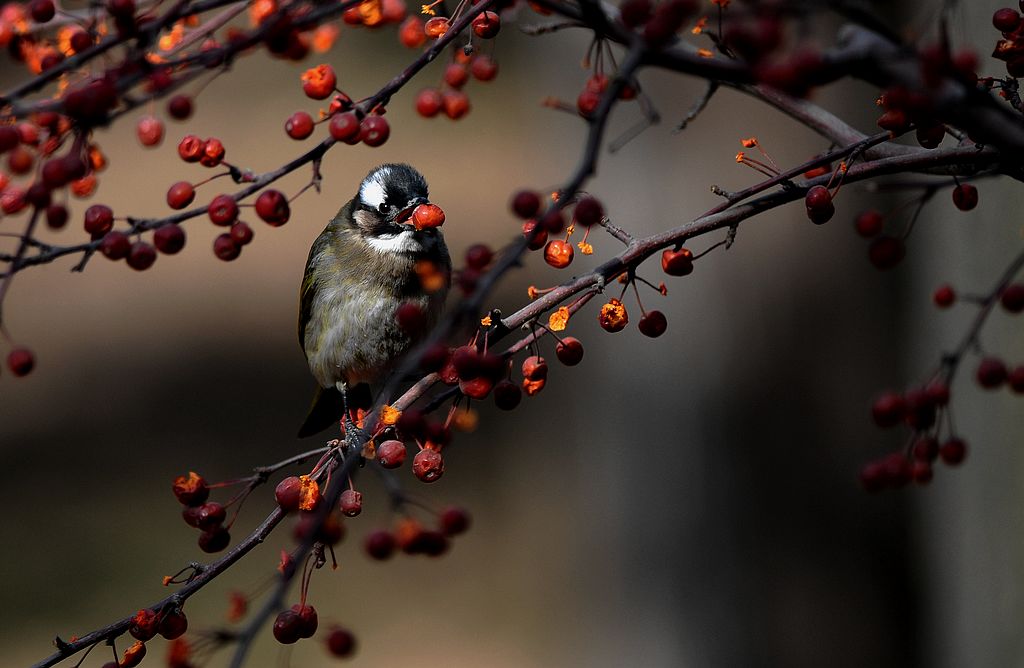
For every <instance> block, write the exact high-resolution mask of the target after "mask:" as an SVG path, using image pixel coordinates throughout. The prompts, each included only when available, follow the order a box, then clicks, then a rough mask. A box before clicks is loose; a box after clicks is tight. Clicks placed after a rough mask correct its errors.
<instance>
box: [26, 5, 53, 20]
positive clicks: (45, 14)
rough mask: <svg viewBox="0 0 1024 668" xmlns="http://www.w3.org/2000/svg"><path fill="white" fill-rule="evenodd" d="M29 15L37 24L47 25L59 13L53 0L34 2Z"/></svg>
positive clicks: (30, 6)
mask: <svg viewBox="0 0 1024 668" xmlns="http://www.w3.org/2000/svg"><path fill="white" fill-rule="evenodd" d="M29 13H30V14H32V20H33V21H35V22H36V23H46V22H48V21H49V20H50V19H52V18H53V16H54V14H56V13H57V8H56V7H55V6H54V4H53V0H32V3H31V4H30V5H29Z"/></svg>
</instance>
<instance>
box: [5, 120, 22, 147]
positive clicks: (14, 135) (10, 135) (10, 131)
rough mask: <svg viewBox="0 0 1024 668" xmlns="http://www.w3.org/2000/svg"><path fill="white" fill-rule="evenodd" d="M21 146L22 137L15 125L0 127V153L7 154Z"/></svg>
mask: <svg viewBox="0 0 1024 668" xmlns="http://www.w3.org/2000/svg"><path fill="white" fill-rule="evenodd" d="M19 144H21V135H20V134H19V133H18V130H17V128H15V127H14V126H13V125H4V126H0V153H6V152H7V151H10V150H11V149H14V148H16V147H17V146H18V145H19Z"/></svg>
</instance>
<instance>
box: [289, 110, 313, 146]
mask: <svg viewBox="0 0 1024 668" xmlns="http://www.w3.org/2000/svg"><path fill="white" fill-rule="evenodd" d="M284 131H285V132H286V133H288V136H289V137H291V138H292V139H305V138H306V137H308V136H309V135H311V134H313V117H312V116H310V115H309V114H307V113H306V112H304V111H296V112H295V113H294V114H292V115H291V116H289V117H288V120H287V121H285V123H284Z"/></svg>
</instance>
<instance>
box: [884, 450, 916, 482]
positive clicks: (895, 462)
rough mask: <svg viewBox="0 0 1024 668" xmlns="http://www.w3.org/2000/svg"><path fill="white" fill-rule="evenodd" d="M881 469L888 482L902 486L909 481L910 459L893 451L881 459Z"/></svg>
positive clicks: (910, 471)
mask: <svg viewBox="0 0 1024 668" xmlns="http://www.w3.org/2000/svg"><path fill="white" fill-rule="evenodd" d="M882 470H883V473H884V474H885V477H886V479H887V481H888V483H889V484H890V485H892V486H893V487H903V486H904V485H906V484H907V483H908V482H910V476H911V475H912V469H911V464H910V460H908V459H907V458H906V457H905V456H903V454H901V453H899V452H894V453H892V454H891V455H888V456H887V457H886V458H885V459H883V460H882Z"/></svg>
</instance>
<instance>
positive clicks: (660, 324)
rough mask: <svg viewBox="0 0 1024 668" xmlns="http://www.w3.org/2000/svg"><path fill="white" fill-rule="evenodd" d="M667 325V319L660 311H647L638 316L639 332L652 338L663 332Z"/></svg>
mask: <svg viewBox="0 0 1024 668" xmlns="http://www.w3.org/2000/svg"><path fill="white" fill-rule="evenodd" d="M667 327H668V320H667V319H666V318H665V314H664V313H662V312H661V311H648V312H647V313H644V314H643V315H642V316H640V322H638V323H637V329H639V330H640V333H641V334H643V335H644V336H649V337H651V338H652V339H653V338H657V337H659V336H661V335H662V334H664V333H665V329H666V328H667Z"/></svg>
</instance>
